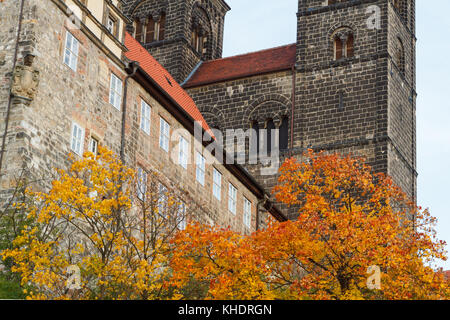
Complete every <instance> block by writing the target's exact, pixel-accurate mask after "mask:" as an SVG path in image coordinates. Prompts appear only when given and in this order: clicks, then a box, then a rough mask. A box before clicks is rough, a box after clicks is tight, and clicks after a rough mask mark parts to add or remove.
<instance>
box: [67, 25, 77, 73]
mask: <svg viewBox="0 0 450 320" xmlns="http://www.w3.org/2000/svg"><path fill="white" fill-rule="evenodd" d="M79 46H80V43H79V42H78V40H77V39H76V38H75V37H74V36H73V35H72V34H71V33H70V32H69V31H67V32H66V45H65V49H64V63H65V64H66V65H68V66H69V67H70V68H71V69H72V70H73V71H77V63H78V49H79Z"/></svg>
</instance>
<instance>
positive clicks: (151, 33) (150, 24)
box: [145, 13, 166, 43]
mask: <svg viewBox="0 0 450 320" xmlns="http://www.w3.org/2000/svg"><path fill="white" fill-rule="evenodd" d="M165 31H166V14H165V13H162V14H161V16H160V18H159V20H158V21H156V19H154V18H153V17H152V16H150V17H148V19H147V24H146V32H145V43H151V42H154V41H161V40H164V34H165Z"/></svg>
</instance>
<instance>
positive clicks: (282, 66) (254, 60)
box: [183, 43, 296, 88]
mask: <svg viewBox="0 0 450 320" xmlns="http://www.w3.org/2000/svg"><path fill="white" fill-rule="evenodd" d="M295 57H296V44H295V43H294V44H290V45H286V46H282V47H277V48H272V49H267V50H262V51H258V52H252V53H247V54H243V55H238V56H234V57H229V58H223V59H218V60H213V61H207V62H204V63H202V64H201V65H200V67H199V68H198V70H197V71H196V72H195V73H194V74H193V75H192V76H191V78H190V79H189V80H188V81H187V83H186V84H185V85H184V86H183V87H184V88H192V87H198V86H202V85H206V84H211V83H216V82H223V81H229V80H234V79H239V78H244V77H249V76H254V75H260V74H265V73H271V72H276V71H282V70H288V69H290V68H291V67H292V66H293V65H294V64H295Z"/></svg>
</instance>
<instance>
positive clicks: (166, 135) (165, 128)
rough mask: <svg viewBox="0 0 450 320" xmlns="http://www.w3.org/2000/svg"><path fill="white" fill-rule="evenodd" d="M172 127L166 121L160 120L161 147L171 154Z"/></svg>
mask: <svg viewBox="0 0 450 320" xmlns="http://www.w3.org/2000/svg"><path fill="white" fill-rule="evenodd" d="M169 140H170V125H169V124H168V123H167V121H166V120H164V119H163V118H160V121H159V146H160V148H161V149H163V150H164V151H166V152H169Z"/></svg>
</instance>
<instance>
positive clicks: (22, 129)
mask: <svg viewBox="0 0 450 320" xmlns="http://www.w3.org/2000/svg"><path fill="white" fill-rule="evenodd" d="M20 4H21V1H17V0H4V1H2V2H0V27H1V28H0V116H1V118H0V130H1V133H0V138H1V137H2V136H3V133H4V129H5V119H6V117H7V114H8V112H7V102H8V98H9V93H10V79H11V76H12V60H13V58H12V57H13V54H14V49H15V43H16V37H17V30H18V21H19V14H18V13H19V11H20V10H19V8H20ZM68 4H71V5H77V6H78V7H79V8H84V9H83V14H82V21H83V22H82V25H81V29H79V28H76V27H75V28H74V25H73V24H71V23H70V21H71V19H70V18H71V13H70V11H68V10H67V5H68ZM104 5H105V7H104V10H106V8H109V9H108V10H110V11H111V12H116V15H117V16H118V17H119V18H120V19H119V21H120V25H119V30H122V28H121V27H123V29H125V24H126V23H128V22H129V21H127V20H126V17H125V16H123V17H121V16H120V14H119V12H118V11H117V10H118V9H117V8H118V7H120V6H118V5H120V2H117V1H113V2H110V1H107V0H105V1H104ZM95 10H96V8H93V7H92V8H91V7H83V6H82V4H81V2H79V1H74V2H72V1H69V0H67V1H62V0H46V1H42V0H25V1H24V14H23V19H22V30H21V32H20V35H19V42H18V49H19V50H18V52H19V54H18V60H17V65H23V64H24V62H25V61H24V57H25V56H26V55H27V54H29V53H32V55H34V56H35V59H34V62H33V65H32V68H33V70H36V71H38V73H39V83H38V85H37V91H36V94H35V95H34V96H33V97H31V98H27V97H19V96H14V97H12V105H11V110H10V112H9V126H8V131H7V135H6V144H5V146H6V147H5V150H6V151H5V153H4V160H3V166H2V170H1V172H0V173H1V176H0V180H1V188H0V191H1V194H0V196H1V198H0V204H1V202H2V201H4V199H5V198H6V197H7V196H8V195H9V189H10V188H11V181H12V177H13V176H14V174H15V173H16V172H17V171H18V169H19V168H20V167H21V166H22V165H25V166H26V167H27V168H28V169H29V170H30V174H32V175H39V176H41V175H42V176H45V177H47V178H48V179H47V180H45V181H43V182H42V183H41V185H40V187H42V188H48V187H49V183H50V182H51V179H50V178H51V176H52V174H53V173H54V168H65V167H67V165H68V155H69V154H72V155H73V156H75V157H77V156H78V155H77V154H75V153H74V151H73V150H72V149H71V141H72V138H73V136H72V132H73V129H72V125H73V123H74V122H75V123H77V124H78V125H79V126H81V127H82V128H83V129H84V136H83V139H82V141H83V145H84V148H83V151H86V150H88V146H89V143H90V141H91V139H96V140H97V141H99V143H100V144H102V145H104V146H106V147H108V148H109V149H111V150H112V151H114V152H115V153H116V154H118V155H119V154H120V149H121V141H122V140H121V128H122V115H123V114H122V109H121V110H119V109H117V108H115V107H114V106H113V105H111V104H110V102H109V95H110V92H111V91H110V88H111V77H112V74H114V75H116V76H117V77H118V78H119V79H121V80H122V81H123V82H125V77H126V75H127V72H126V67H127V63H128V59H126V58H125V56H124V54H125V52H126V48H125V46H124V38H125V37H124V36H123V37H122V36H120V35H123V34H122V33H121V32H119V33H118V35H119V36H118V38H117V39H115V38H113V37H112V35H111V34H109V33H108V31H107V29H106V28H105V27H104V25H102V23H100V22H99V21H98V20H97V23H95V24H92V25H91V26H89V19H91V20H92V21H95V19H96V16H95V15H96V11H95ZM105 12H108V11H105ZM69 33H70V34H71V35H72V36H73V37H74V38H76V39H77V40H78V41H79V50H78V57H77V67H76V69H75V70H73V69H72V68H70V67H69V66H68V65H67V64H65V63H64V52H65V43H66V39H67V36H68V34H69ZM97 35H98V36H97ZM110 43H112V44H110ZM114 50H116V51H117V50H121V51H122V55H121V56H119V57H118V56H117V55H116V54H114V52H113V51H114ZM161 69H162V68H161ZM141 72H143V71H141ZM162 72H166V71H165V70H164V71H162ZM165 77H166V79H168V80H167V81H169V78H170V75H169V74H168V73H167V74H166V75H165ZM170 79H171V78H170ZM172 80H173V79H172ZM142 81H143V80H142ZM142 81H141V80H140V81H138V80H137V79H135V78H134V77H133V78H130V79H129V80H128V89H127V99H126V105H127V108H128V109H127V113H126V117H125V160H126V164H128V165H130V166H133V167H138V166H139V167H142V168H144V169H146V170H157V171H159V172H160V173H161V176H162V177H163V180H162V181H161V183H162V184H166V185H168V184H170V185H172V186H177V187H181V188H183V189H184V190H186V191H188V193H189V199H183V200H184V201H186V204H187V205H189V204H190V203H196V204H197V205H199V206H200V207H201V208H202V211H203V213H202V215H201V218H200V219H201V220H202V221H203V222H206V223H211V224H218V225H222V226H230V227H231V228H232V229H233V230H236V231H239V232H244V233H245V232H250V231H253V230H255V228H256V217H257V210H260V209H261V212H259V214H265V213H264V212H265V211H264V209H263V208H262V207H261V206H260V205H262V202H264V194H260V195H257V194H256V191H255V190H256V189H258V188H259V186H256V185H255V184H254V183H253V182H249V181H250V179H247V178H245V179H243V178H242V177H241V176H239V175H237V174H236V172H241V171H239V170H241V169H236V168H232V170H231V169H230V167H226V166H224V165H221V164H207V165H206V168H205V184H204V186H203V185H201V184H199V183H198V182H197V181H196V175H195V174H196V166H195V164H194V162H193V159H194V156H195V153H196V152H197V151H199V152H202V151H203V150H202V146H201V145H200V147H198V146H195V144H194V142H193V136H192V133H189V132H188V131H186V130H184V131H183V129H184V124H183V123H182V122H180V120H179V119H178V118H176V117H175V116H174V115H173V114H172V113H171V112H169V111H168V110H169V109H168V106H167V105H166V104H167V101H168V100H167V99H166V100H164V99H162V98H161V97H159V96H155V95H154V94H152V93H151V92H150V91H148V89H146V87H144V86H143V82H142ZM148 86H151V85H150V84H148ZM152 88H156V87H152ZM155 90H156V89H155ZM158 90H160V89H158ZM180 90H182V89H181V88H180ZM161 95H162V94H161ZM142 100H144V101H146V102H147V103H148V104H149V105H150V106H151V115H150V124H151V125H150V128H151V132H150V134H149V135H148V134H146V133H144V132H143V131H142V130H141V128H140V119H141V117H142V115H141V101H142ZM161 117H162V118H164V119H165V120H166V121H167V122H168V123H169V124H170V127H171V129H170V133H174V132H182V134H183V135H185V137H186V140H187V141H189V142H190V148H189V154H190V159H191V162H190V163H189V165H188V167H187V169H184V168H182V167H181V166H180V165H179V164H177V163H176V161H174V160H173V159H174V158H175V159H176V156H173V155H177V154H178V152H179V150H178V148H179V146H178V143H177V140H176V139H175V140H174V139H172V140H171V141H170V146H169V148H170V152H169V153H166V152H165V151H162V150H161V149H160V146H159V136H160V118H161ZM185 121H187V120H185ZM189 121H193V120H189ZM205 157H212V156H211V155H210V154H208V153H205ZM213 167H214V168H216V169H217V170H218V171H219V172H220V173H221V174H222V185H221V190H222V192H221V200H217V199H216V198H215V197H214V196H213V194H212V188H213V177H212V176H213ZM233 170H234V171H233ZM242 172H243V170H242ZM244 180H245V181H246V182H244ZM229 184H232V185H233V186H234V187H235V188H236V189H237V198H236V201H237V205H236V208H237V210H236V214H233V213H231V212H230V211H229V210H228V205H227V204H228V186H229ZM249 185H251V188H250V187H249ZM261 190H262V189H261ZM244 198H246V199H247V200H249V201H250V202H251V225H250V227H246V226H245V225H244V223H243V219H244V218H243V214H244V213H243V211H244V209H243V208H244Z"/></svg>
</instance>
